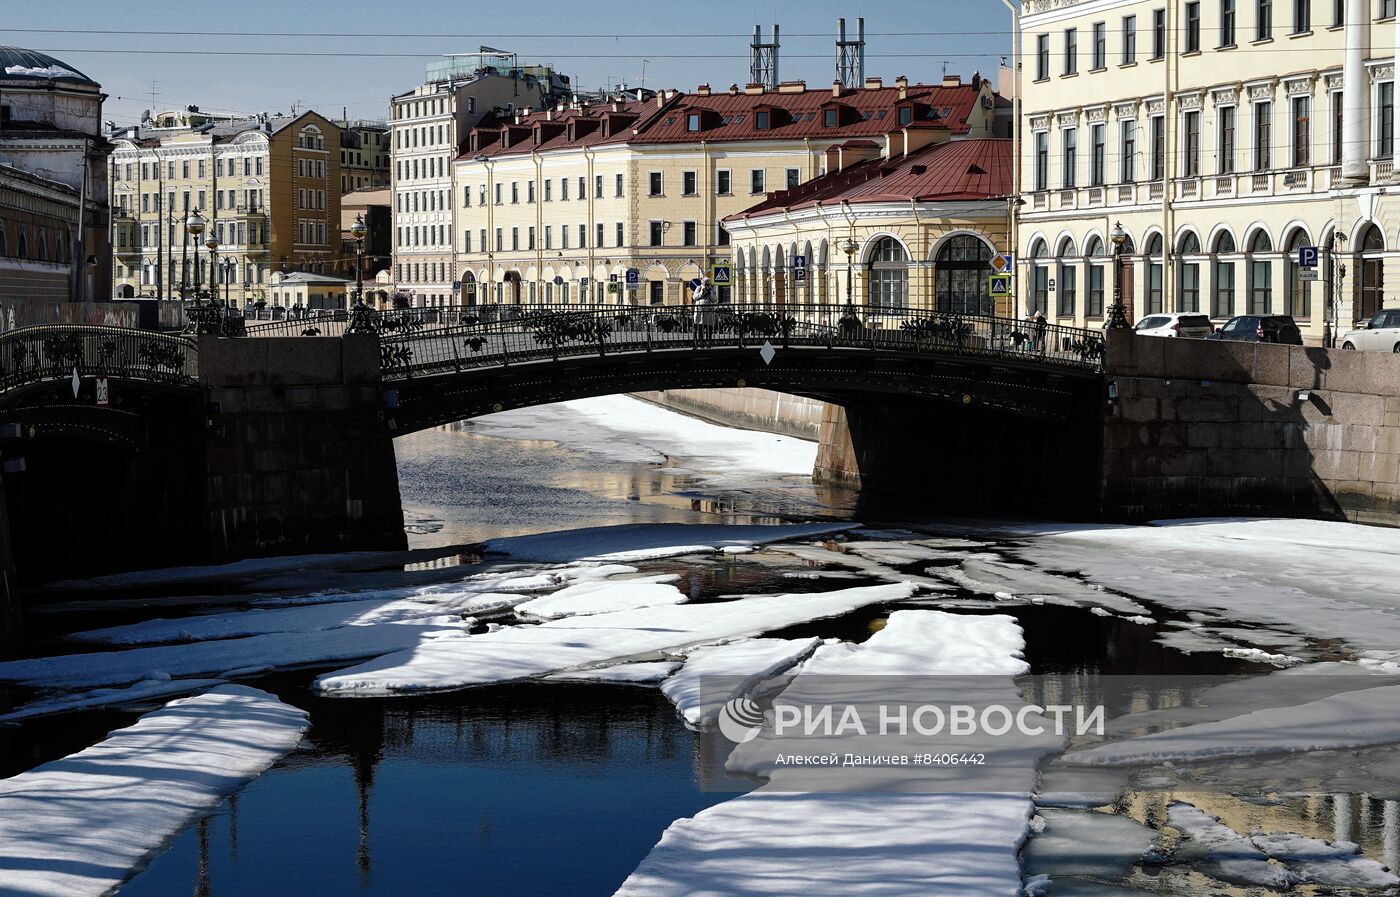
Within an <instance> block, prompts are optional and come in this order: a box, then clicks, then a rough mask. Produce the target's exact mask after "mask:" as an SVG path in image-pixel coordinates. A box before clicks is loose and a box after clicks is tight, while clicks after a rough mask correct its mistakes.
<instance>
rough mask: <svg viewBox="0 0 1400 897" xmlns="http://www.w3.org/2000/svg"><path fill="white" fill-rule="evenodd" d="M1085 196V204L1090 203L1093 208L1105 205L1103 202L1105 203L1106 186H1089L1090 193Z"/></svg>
mask: <svg viewBox="0 0 1400 897" xmlns="http://www.w3.org/2000/svg"><path fill="white" fill-rule="evenodd" d="M1085 198H1086V202H1085V205H1088V206H1090V207H1091V208H1092V207H1097V206H1101V205H1103V204H1104V188H1103V187H1090V188H1089V192H1088V194H1087V195H1086V197H1085Z"/></svg>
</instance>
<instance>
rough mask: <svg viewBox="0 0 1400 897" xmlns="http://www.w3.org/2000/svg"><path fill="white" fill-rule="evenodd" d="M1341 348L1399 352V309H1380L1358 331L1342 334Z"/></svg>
mask: <svg viewBox="0 0 1400 897" xmlns="http://www.w3.org/2000/svg"><path fill="white" fill-rule="evenodd" d="M1342 348H1343V349H1361V350H1363V351H1366V352H1400V308H1386V309H1382V310H1381V311H1378V312H1376V314H1375V316H1374V317H1372V318H1371V320H1369V321H1366V322H1364V323H1362V325H1361V327H1360V328H1359V329H1357V330H1348V331H1347V332H1346V333H1344V334H1342Z"/></svg>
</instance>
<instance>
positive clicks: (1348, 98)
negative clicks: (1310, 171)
mask: <svg viewBox="0 0 1400 897" xmlns="http://www.w3.org/2000/svg"><path fill="white" fill-rule="evenodd" d="M1369 5H1370V4H1369V2H1368V0H1347V18H1346V56H1345V58H1344V59H1343V62H1342V177H1344V178H1347V179H1349V180H1359V181H1364V180H1367V179H1368V178H1369V177H1370V173H1369V171H1368V170H1367V166H1366V157H1367V154H1368V144H1369V139H1368V135H1367V131H1368V128H1367V122H1368V121H1370V116H1369V115H1368V110H1369V107H1370V103H1369V97H1368V93H1369V91H1370V79H1369V78H1367V76H1366V65H1365V62H1364V60H1365V55H1366V43H1367V40H1366V38H1367V34H1368V32H1369V30H1370V22H1371V19H1370V15H1369V9H1368V7H1369Z"/></svg>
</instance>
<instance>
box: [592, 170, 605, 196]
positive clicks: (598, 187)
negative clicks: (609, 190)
mask: <svg viewBox="0 0 1400 897" xmlns="http://www.w3.org/2000/svg"><path fill="white" fill-rule="evenodd" d="M593 198H594V199H602V198H603V176H602V175H601V174H595V175H594V176H593Z"/></svg>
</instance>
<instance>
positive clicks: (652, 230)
mask: <svg viewBox="0 0 1400 897" xmlns="http://www.w3.org/2000/svg"><path fill="white" fill-rule="evenodd" d="M662 232H663V228H662V226H661V222H660V221H648V222H647V237H648V240H649V241H650V242H649V245H651V246H660V245H661V239H662Z"/></svg>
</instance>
